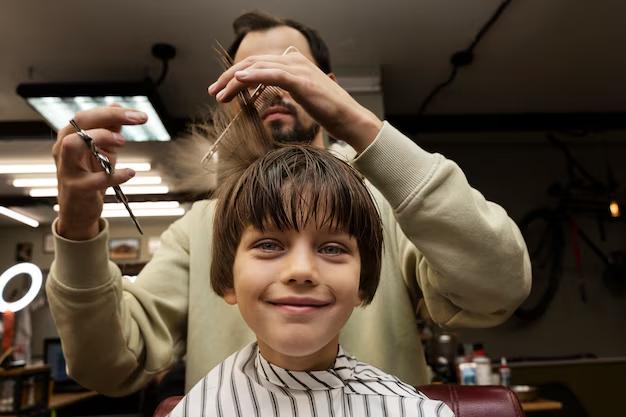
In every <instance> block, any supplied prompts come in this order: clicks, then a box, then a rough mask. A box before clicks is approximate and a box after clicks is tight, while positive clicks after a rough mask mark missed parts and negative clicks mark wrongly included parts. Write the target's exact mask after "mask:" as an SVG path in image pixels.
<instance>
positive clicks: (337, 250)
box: [320, 245, 347, 256]
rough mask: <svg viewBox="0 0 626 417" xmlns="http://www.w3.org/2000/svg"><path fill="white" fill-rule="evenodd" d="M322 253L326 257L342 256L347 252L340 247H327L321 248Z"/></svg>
mask: <svg viewBox="0 0 626 417" xmlns="http://www.w3.org/2000/svg"><path fill="white" fill-rule="evenodd" d="M320 252H321V253H323V254H324V255H334V256H336V255H341V254H344V253H346V252H347V251H346V250H345V249H344V248H342V247H341V246H339V245H326V246H323V247H322V248H320Z"/></svg>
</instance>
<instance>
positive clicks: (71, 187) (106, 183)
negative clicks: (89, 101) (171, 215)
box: [52, 105, 148, 240]
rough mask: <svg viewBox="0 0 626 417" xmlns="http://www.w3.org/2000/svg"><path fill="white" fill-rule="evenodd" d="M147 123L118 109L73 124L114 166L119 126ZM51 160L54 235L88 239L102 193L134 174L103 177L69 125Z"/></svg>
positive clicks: (81, 116)
mask: <svg viewBox="0 0 626 417" xmlns="http://www.w3.org/2000/svg"><path fill="white" fill-rule="evenodd" d="M147 119H148V117H147V115H146V114H145V113H143V112H138V111H134V110H131V109H125V108H122V107H120V106H118V105H111V106H108V107H99V108H95V109H91V110H87V111H82V112H79V113H76V115H75V116H74V120H75V121H76V123H78V125H79V126H80V127H81V128H82V129H83V130H85V131H86V132H87V134H88V135H89V136H91V138H93V140H94V143H95V145H96V146H97V147H98V148H99V149H100V150H101V151H102V153H104V154H105V155H106V156H107V157H108V158H109V160H110V161H111V165H112V166H115V161H116V155H117V150H118V148H120V147H121V146H123V145H124V138H123V137H122V135H120V133H119V132H120V130H121V128H122V126H123V125H137V124H143V123H145V122H146V120H147ZM52 156H53V157H54V162H55V163H56V167H57V180H58V185H57V186H58V189H59V194H58V200H59V221H58V223H57V233H59V234H60V235H61V236H63V237H65V238H68V239H72V240H88V239H91V238H93V237H94V236H96V235H97V234H98V232H99V226H98V220H99V218H100V214H102V206H103V203H104V192H105V190H106V189H107V188H108V187H110V186H111V185H118V184H122V183H124V182H126V181H128V180H129V179H130V178H132V177H133V176H134V175H135V172H134V171H133V170H131V169H120V170H115V171H114V172H113V174H112V175H111V176H109V175H107V174H106V173H105V172H104V171H103V170H102V167H101V166H100V164H99V163H98V162H97V161H96V159H95V158H94V157H93V154H92V153H91V151H90V150H89V148H88V147H87V145H86V144H85V142H84V141H83V140H82V139H81V138H80V137H79V136H78V135H77V134H76V132H75V131H74V128H73V127H72V126H71V125H69V124H68V125H67V126H65V127H64V128H62V129H61V130H59V133H58V134H57V141H56V143H55V144H54V146H53V147H52Z"/></svg>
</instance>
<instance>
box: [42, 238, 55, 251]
mask: <svg viewBox="0 0 626 417" xmlns="http://www.w3.org/2000/svg"><path fill="white" fill-rule="evenodd" d="M43 253H54V236H52V233H45V234H44V235H43Z"/></svg>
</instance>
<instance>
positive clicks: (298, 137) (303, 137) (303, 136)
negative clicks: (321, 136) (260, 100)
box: [260, 97, 320, 144]
mask: <svg viewBox="0 0 626 417" xmlns="http://www.w3.org/2000/svg"><path fill="white" fill-rule="evenodd" d="M270 106H281V107H284V108H285V109H287V111H289V113H290V114H291V116H292V117H293V119H294V123H293V127H292V128H291V129H289V128H285V125H284V123H283V122H282V121H280V120H275V121H273V122H271V123H270V125H269V126H267V129H268V130H269V133H270V134H271V135H272V137H273V138H274V139H275V140H276V141H278V142H282V143H305V144H310V143H311V142H313V140H314V139H315V137H316V136H317V134H318V132H319V131H320V125H319V124H318V123H316V122H315V121H312V122H311V125H310V126H305V125H304V124H303V123H302V121H301V120H300V118H299V117H298V109H296V107H295V106H294V105H293V104H291V103H288V102H286V101H284V100H282V99H281V98H280V97H276V98H275V99H274V100H272V101H271V102H270V103H268V105H267V106H264V108H263V109H261V111H260V113H261V114H263V112H264V111H265V109H267V108H268V107H270Z"/></svg>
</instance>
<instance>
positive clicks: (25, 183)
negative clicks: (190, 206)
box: [13, 176, 162, 188]
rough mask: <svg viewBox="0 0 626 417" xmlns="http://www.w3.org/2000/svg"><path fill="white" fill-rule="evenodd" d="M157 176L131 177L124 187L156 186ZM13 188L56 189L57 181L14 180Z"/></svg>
mask: <svg viewBox="0 0 626 417" xmlns="http://www.w3.org/2000/svg"><path fill="white" fill-rule="evenodd" d="M161 181H162V180H161V177H159V176H145V177H144V176H139V177H133V178H131V179H130V180H128V181H127V182H125V183H124V185H156V184H161ZM13 186H14V187H29V188H31V187H56V186H57V179H56V178H52V177H46V178H16V179H14V180H13Z"/></svg>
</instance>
